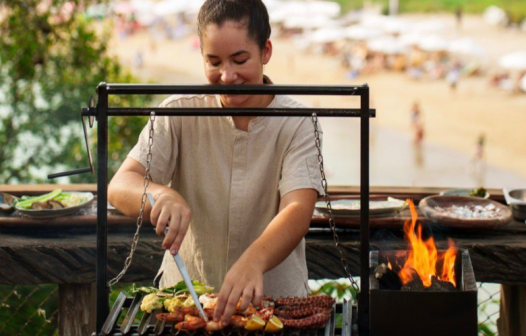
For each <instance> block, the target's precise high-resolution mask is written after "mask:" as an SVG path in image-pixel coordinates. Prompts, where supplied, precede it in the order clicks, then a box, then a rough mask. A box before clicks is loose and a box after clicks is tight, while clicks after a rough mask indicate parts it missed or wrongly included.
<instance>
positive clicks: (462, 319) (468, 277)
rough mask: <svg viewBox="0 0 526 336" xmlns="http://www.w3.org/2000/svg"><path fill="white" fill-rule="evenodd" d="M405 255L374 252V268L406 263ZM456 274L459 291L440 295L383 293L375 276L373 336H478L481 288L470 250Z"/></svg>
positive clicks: (460, 259)
mask: <svg viewBox="0 0 526 336" xmlns="http://www.w3.org/2000/svg"><path fill="white" fill-rule="evenodd" d="M403 252H406V251H381V252H378V251H372V252H371V254H370V258H371V268H372V269H375V268H376V266H378V265H379V264H380V263H382V262H386V260H387V259H389V260H391V261H394V260H397V259H398V260H405V256H406V254H404V253H403ZM399 263H400V262H399ZM402 264H403V262H402ZM455 274H456V283H457V288H455V289H454V290H448V291H440V292H438V291H422V290H415V291H402V290H387V289H382V288H381V286H380V284H379V282H378V280H377V279H376V278H375V276H374V275H371V276H370V278H369V279H370V288H371V293H370V295H371V296H370V297H371V315H370V316H371V336H384V335H394V333H396V334H397V335H426V336H443V335H448V336H470V335H473V336H475V335H477V285H476V282H475V274H474V273H473V267H472V266H471V260H470V258H469V253H468V251H467V250H459V251H458V252H457V258H456V262H455Z"/></svg>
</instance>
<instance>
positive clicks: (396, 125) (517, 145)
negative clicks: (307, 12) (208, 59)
mask: <svg viewBox="0 0 526 336" xmlns="http://www.w3.org/2000/svg"><path fill="white" fill-rule="evenodd" d="M406 17H407V18H409V19H410V20H419V19H422V18H424V17H425V18H429V17H432V18H439V19H444V20H445V21H446V23H447V25H448V26H447V29H446V30H445V33H446V35H448V36H451V37H472V38H474V39H476V40H477V41H479V42H480V43H481V44H482V45H483V46H484V47H485V48H486V49H487V51H488V55H487V58H486V59H485V64H486V67H487V69H489V71H492V70H494V69H496V64H497V61H498V58H499V57H500V56H502V55H504V54H506V53H507V52H512V51H515V50H518V49H519V48H520V46H521V45H522V46H525V45H526V34H525V33H520V32H517V31H513V30H505V29H503V28H497V27H491V26H488V25H487V24H486V23H484V21H483V20H482V18H481V17H479V16H466V17H465V18H464V21H463V27H462V29H461V30H460V31H458V30H457V29H456V28H455V25H454V23H455V22H454V18H453V16H452V15H451V16H448V15H433V16H431V15H427V16H424V15H411V16H406ZM151 39H152V37H151V36H149V35H148V34H147V33H146V32H143V33H138V34H135V35H133V36H131V37H129V38H127V39H125V40H119V39H118V38H117V37H115V38H114V39H113V44H112V46H111V48H110V50H112V52H113V53H115V54H116V55H118V57H119V58H120V59H121V61H122V62H123V64H124V65H127V66H129V67H130V68H131V69H132V71H133V72H134V74H136V75H137V76H139V77H140V78H142V79H143V80H144V81H155V82H159V83H205V78H204V75H203V69H202V67H203V65H202V61H201V56H200V53H199V51H198V50H195V49H192V47H191V40H192V37H188V38H184V39H181V40H176V41H168V40H165V41H160V42H159V43H157V48H156V51H155V52H154V51H153V50H152V48H151V43H150V41H151ZM273 45H274V53H273V56H272V60H271V62H270V64H269V65H268V66H267V68H266V71H265V72H266V73H267V74H268V75H269V76H270V77H271V78H272V80H273V81H274V82H275V83H279V84H317V85H330V84H362V83H368V84H369V86H370V87H371V92H372V97H371V98H372V101H371V103H372V106H373V107H375V108H376V109H377V116H378V117H377V118H376V119H375V120H373V121H372V139H371V140H372V146H371V183H372V184H373V185H436V186H457V187H460V186H466V187H471V186H477V185H485V186H487V187H498V188H500V187H510V186H511V187H526V94H518V95H517V94H511V93H509V92H505V91H502V90H497V89H493V88H490V86H489V84H488V82H489V77H488V75H486V76H482V77H475V78H462V79H461V80H460V82H459V86H458V89H457V91H456V92H451V91H450V88H449V86H448V85H447V83H446V81H444V80H438V81H430V80H421V81H413V80H410V79H409V77H408V76H407V75H406V74H403V73H392V72H382V73H377V74H372V75H368V76H360V77H358V78H356V79H354V80H352V81H349V80H347V79H346V78H345V73H346V72H345V69H343V68H342V67H341V65H340V61H339V59H337V58H334V57H330V56H325V55H316V54H312V53H308V52H304V51H300V50H299V49H297V48H296V46H295V44H294V43H293V42H292V41H291V40H286V39H279V38H278V39H273ZM139 50H141V51H142V53H143V60H144V66H143V67H142V68H140V69H138V68H136V67H134V57H135V54H136V52H137V51H139ZM302 99H303V100H304V101H305V102H306V103H309V104H310V105H311V106H323V107H347V106H358V99H356V98H348V97H347V98H338V97H305V98H302ZM415 100H418V101H419V102H420V104H421V107H422V112H423V119H424V123H425V140H424V147H423V149H422V152H421V153H420V154H421V157H420V158H419V156H418V155H417V154H418V152H415V151H414V148H413V146H412V141H411V137H412V133H411V128H410V120H409V111H410V108H411V105H412V103H413V102H414V101H415ZM322 125H323V127H324V131H325V151H326V154H327V155H328V156H330V158H327V165H328V168H327V170H328V171H329V182H332V183H333V184H357V183H358V181H359V177H358V173H359V170H358V160H359V157H358V156H357V155H358V150H357V149H358V147H357V144H356V142H357V141H358V139H359V138H358V132H359V128H358V122H357V121H356V120H342V119H338V120H336V119H330V120H323V121H322ZM481 133H485V134H486V147H485V162H484V163H476V164H475V163H473V162H472V160H471V158H472V157H473V155H474V152H475V145H476V141H477V137H478V136H479V134H481ZM350 142H353V144H352V145H350V146H347V144H348V143H350ZM329 147H330V148H329ZM481 167H482V168H481ZM393 172H396V174H393Z"/></svg>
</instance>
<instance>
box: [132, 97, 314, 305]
mask: <svg viewBox="0 0 526 336" xmlns="http://www.w3.org/2000/svg"><path fill="white" fill-rule="evenodd" d="M161 106H162V107H221V102H220V100H219V96H216V95H188V96H172V97H170V98H168V99H166V100H165V101H164V102H163V103H162V104H161ZM268 107H269V108H272V107H276V108H277V107H302V105H300V104H299V103H298V102H296V101H294V100H293V99H291V98H290V97H288V96H275V98H274V100H273V101H272V102H271V103H270V105H269V106H268ZM149 127H150V126H149V125H147V126H146V127H145V128H144V130H143V131H142V133H141V135H140V137H139V140H138V143H137V145H136V146H135V147H134V148H133V149H132V151H131V152H130V154H129V155H128V157H130V158H133V159H135V160H136V161H138V162H140V163H141V164H142V165H144V166H146V154H147V152H148V133H149ZM154 129H155V135H154V142H153V148H152V154H153V158H152V164H151V176H152V180H153V181H154V182H156V183H160V184H163V185H170V186H171V187H172V188H173V189H175V190H177V192H179V193H180V194H181V195H182V196H183V197H184V199H185V200H186V201H187V203H188V205H189V206H190V209H191V211H192V223H191V224H190V227H189V230H188V232H187V234H186V237H185V239H184V241H183V244H182V246H181V249H180V255H181V257H182V258H183V260H184V262H185V265H186V268H187V269H188V273H189V274H190V277H191V278H192V279H194V280H199V281H201V282H204V283H205V284H207V285H209V286H213V287H215V291H217V292H218V291H219V290H220V288H221V284H222V283H223V279H224V277H225V275H226V273H227V271H228V270H229V269H230V267H231V266H232V265H233V264H234V262H236V260H237V259H238V258H239V257H240V256H241V254H242V253H243V252H244V251H245V250H246V249H247V248H248V247H249V246H250V245H251V244H252V242H254V241H255V240H256V239H257V238H258V237H259V236H260V235H261V234H262V232H263V231H264V230H265V228H266V227H267V225H268V224H269V223H270V222H271V220H272V219H273V218H274V216H275V215H276V214H277V213H278V210H279V203H280V199H281V197H283V196H284V195H285V194H287V193H289V192H291V191H293V190H296V189H304V188H310V189H315V190H317V191H318V193H319V194H320V195H323V193H324V192H323V188H322V186H321V177H320V169H319V166H318V159H317V149H316V146H315V142H314V128H313V124H312V121H311V120H310V118H300V117H258V118H256V119H253V120H251V121H250V123H249V126H248V131H247V132H245V131H242V130H239V129H237V128H236V126H235V124H234V121H233V119H232V117H191V116H189V117H157V118H156V120H155V122H154ZM161 272H163V275H162V278H161V281H160V287H161V288H164V287H169V286H173V285H175V284H176V283H177V282H179V281H181V280H182V278H181V275H180V274H179V271H178V269H177V266H176V264H175V262H174V260H173V258H172V256H171V254H170V253H169V252H168V251H167V252H166V254H165V256H164V259H163V262H162V265H161V269H160V273H161ZM307 279H308V274H307V265H306V259H305V239H302V240H301V242H300V243H299V244H298V246H296V248H295V249H294V250H293V251H292V253H291V254H290V255H289V256H288V257H287V258H286V259H285V260H284V261H283V262H281V263H280V264H279V265H278V266H276V267H275V268H274V269H272V270H270V271H268V272H266V273H265V274H264V284H263V286H264V294H265V295H273V296H275V297H279V296H305V295H307V294H308V286H307Z"/></svg>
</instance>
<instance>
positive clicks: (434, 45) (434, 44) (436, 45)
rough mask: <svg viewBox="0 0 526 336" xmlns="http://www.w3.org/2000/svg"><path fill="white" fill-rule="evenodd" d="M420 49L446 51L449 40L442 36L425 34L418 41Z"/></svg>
mask: <svg viewBox="0 0 526 336" xmlns="http://www.w3.org/2000/svg"><path fill="white" fill-rule="evenodd" d="M418 46H419V47H420V49H422V50H425V51H447V50H448V47H449V42H448V40H446V39H445V38H444V37H442V36H438V35H431V36H426V37H424V38H422V40H420V42H419V43H418Z"/></svg>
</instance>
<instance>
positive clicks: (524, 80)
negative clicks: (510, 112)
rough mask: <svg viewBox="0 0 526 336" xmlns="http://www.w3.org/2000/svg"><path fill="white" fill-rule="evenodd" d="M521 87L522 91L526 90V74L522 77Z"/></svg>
mask: <svg viewBox="0 0 526 336" xmlns="http://www.w3.org/2000/svg"><path fill="white" fill-rule="evenodd" d="M520 88H521V90H522V91H524V92H526V75H524V76H523V77H522V79H521V83H520Z"/></svg>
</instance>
